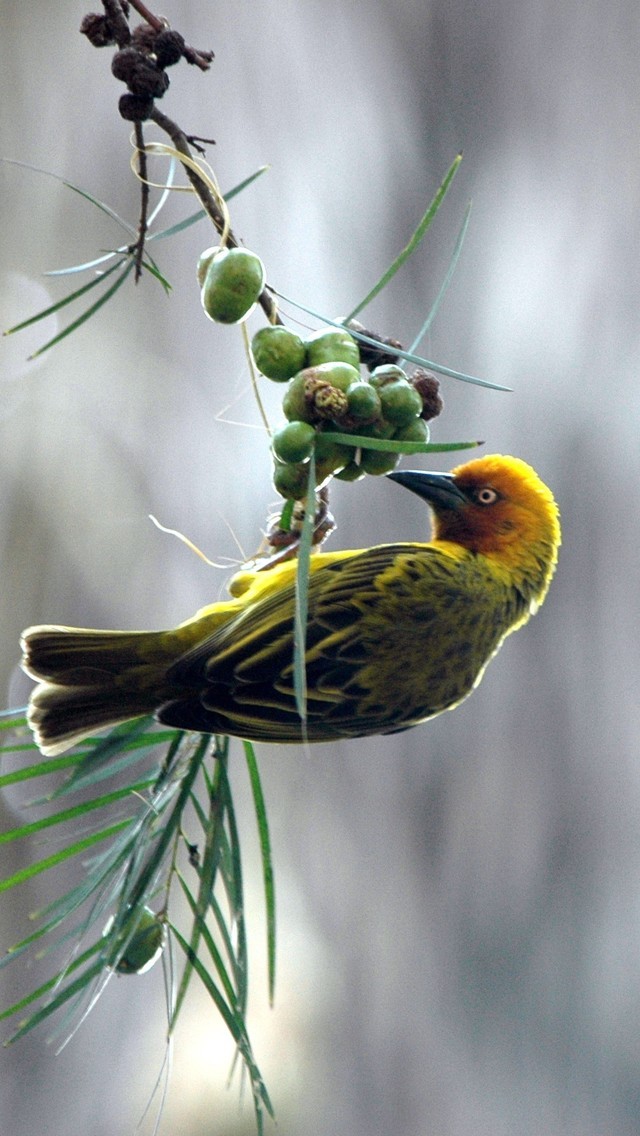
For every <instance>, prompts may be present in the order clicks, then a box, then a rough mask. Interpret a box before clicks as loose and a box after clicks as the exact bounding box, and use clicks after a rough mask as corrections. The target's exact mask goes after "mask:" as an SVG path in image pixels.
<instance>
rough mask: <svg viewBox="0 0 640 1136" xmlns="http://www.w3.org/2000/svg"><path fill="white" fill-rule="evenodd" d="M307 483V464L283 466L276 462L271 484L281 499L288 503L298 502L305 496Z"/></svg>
mask: <svg viewBox="0 0 640 1136" xmlns="http://www.w3.org/2000/svg"><path fill="white" fill-rule="evenodd" d="M308 482H309V464H308V463H306V464H304V465H285V464H284V463H283V462H279V461H276V463H275V465H274V468H273V484H274V487H275V489H276V491H277V492H278V493H279V494H280V496H281V497H286V498H287V499H288V500H290V501H300V500H302V498H303V497H304V496H305V495H306V492H307V485H308Z"/></svg>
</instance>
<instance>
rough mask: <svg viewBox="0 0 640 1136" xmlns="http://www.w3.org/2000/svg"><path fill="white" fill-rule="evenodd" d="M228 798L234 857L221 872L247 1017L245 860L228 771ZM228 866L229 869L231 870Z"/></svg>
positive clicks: (225, 784) (223, 783)
mask: <svg viewBox="0 0 640 1136" xmlns="http://www.w3.org/2000/svg"><path fill="white" fill-rule="evenodd" d="M221 788H222V793H223V795H224V806H225V816H226V823H227V827H228V829H229V852H230V857H229V858H228V859H227V861H226V863H225V860H224V858H221V861H220V869H221V875H222V879H223V882H224V884H225V887H226V889H227V895H228V896H229V898H230V900H231V903H232V908H231V910H232V917H233V922H234V925H235V931H236V952H235V958H236V974H237V979H238V994H237V997H238V1008H239V1010H240V1011H241V1012H242V1013H243V1014H244V1013H246V1009H247V1000H248V997H249V951H248V946H247V925H246V920H245V914H244V883H243V878H242V857H241V855H240V836H239V833H238V825H237V822H236V814H235V808H234V804H233V796H232V793H231V786H230V784H229V778H228V775H227V769H226V767H225V769H224V773H223V776H222V778H221ZM227 865H228V867H227Z"/></svg>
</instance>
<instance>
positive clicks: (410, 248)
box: [345, 154, 462, 323]
mask: <svg viewBox="0 0 640 1136" xmlns="http://www.w3.org/2000/svg"><path fill="white" fill-rule="evenodd" d="M461 161H462V154H457V155H456V157H455V158H454V159H453V162H452V163H451V165H450V167H449V169H448V171H447V174H446V175H445V178H444V180H443V182H442V184H441V185H440V188H439V189H438V191H437V193H436V195H435V197H434V198H433V201H432V202H431V204H430V205H429V208H428V209H427V211H426V213H425V214H424V216H423V217H422V219H421V221H420V223H419V225H418V227H417V229H416V230H415V232H414V234H413V236H412V237H411V240H410V241H409V242H408V243H407V244H406V245H405V247H404V248H403V249H402V251H401V252H400V253H399V254H398V256H397V257H396V259H395V260H394V261H393V262H392V263H391V264H390V265H389V268H388V269H387V270H386V272H385V273H384V274H383V275H382V276H381V277H380V279H379V280H378V283H377V284H375V285H374V287H373V288H372V289H371V291H370V292H368V293H367V295H366V296H365V298H364V300H361V301H360V303H359V304H356V306H355V308H354V309H353V311H351V312H349V315H348V316H347V317H346V319H345V323H348V321H349V320H352V319H355V317H356V316H357V315H358V314H359V312H361V311H362V310H363V309H364V308H366V307H367V305H368V304H370V303H371V301H372V300H373V299H375V297H376V296H377V295H378V293H379V292H381V291H382V289H383V288H384V287H385V285H387V284H388V283H389V281H390V280H391V279H392V278H393V277H394V276H395V274H396V272H398V270H399V269H400V268H402V265H403V264H404V263H405V261H407V260H408V259H409V257H410V256H411V254H412V253H413V252H415V250H416V249H417V247H418V245H419V244H420V241H421V240H422V238H423V237H424V236H425V234H426V232H427V230H428V229H429V226H430V225H431V222H432V221H433V219H434V217H435V215H436V213H437V212H438V209H439V208H440V206H441V205H442V202H443V200H444V197H445V194H446V192H447V190H448V189H449V186H450V185H451V182H452V181H453V179H454V177H455V175H456V173H457V171H458V167H459V165H460V163H461Z"/></svg>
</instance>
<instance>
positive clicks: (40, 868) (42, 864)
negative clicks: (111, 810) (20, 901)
mask: <svg viewBox="0 0 640 1136" xmlns="http://www.w3.org/2000/svg"><path fill="white" fill-rule="evenodd" d="M130 824H131V819H129V820H123V821H118V822H117V823H116V824H112V825H109V827H108V828H105V829H103V830H102V831H101V832H92V833H91V835H90V836H85V837H84V838H83V839H82V840H77V841H75V843H73V844H70V845H69V846H68V847H67V848H61V849H60V850H59V851H58V852H54V853H53V854H52V855H51V856H47V857H46V858H45V859H44V860H38V861H37V862H36V863H35V864H28V865H27V867H26V868H21V869H20V871H18V872H14V874H13V875H12V876H7V878H6V879H4V880H0V892H3V891H8V890H9V888H12V887H15V886H16V884H22V883H24V882H25V880H30V879H32V878H33V876H39V875H40V874H41V873H42V872H46V871H48V869H49V868H55V867H56V866H57V865H58V864H62V863H63V862H64V861H65V860H69V859H70V858H71V857H72V856H77V855H78V853H80V852H84V851H85V849H86V848H91V846H92V845H93V844H98V843H99V841H101V840H108V838H109V837H110V836H114V835H115V833H117V832H121V831H122V829H123V828H126V827H127V826H128V825H130Z"/></svg>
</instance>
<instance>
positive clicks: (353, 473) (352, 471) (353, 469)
mask: <svg viewBox="0 0 640 1136" xmlns="http://www.w3.org/2000/svg"><path fill="white" fill-rule="evenodd" d="M364 473H365V471H364V470H363V469H361V468H360V466H359V465H358V463H357V462H356V461H350V462H349V464H348V465H345V467H344V469H340V470H338V472H337V473H334V475H333V476H334V477H337V479H338V480H339V481H360V479H361V478H362V477H364Z"/></svg>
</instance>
